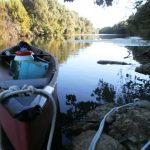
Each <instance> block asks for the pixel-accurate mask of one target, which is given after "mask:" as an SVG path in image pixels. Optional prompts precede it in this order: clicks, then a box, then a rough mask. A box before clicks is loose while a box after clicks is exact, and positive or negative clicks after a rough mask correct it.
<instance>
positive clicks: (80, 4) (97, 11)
mask: <svg viewBox="0 0 150 150" xmlns="http://www.w3.org/2000/svg"><path fill="white" fill-rule="evenodd" d="M58 1H59V2H60V3H61V4H63V5H65V6H66V7H67V8H68V9H70V10H74V11H76V12H77V13H78V14H79V16H81V17H85V18H87V19H89V20H90V21H91V22H92V23H93V25H94V27H95V28H103V27H105V26H113V25H114V24H117V23H118V22H120V21H123V20H126V19H127V18H128V17H129V16H130V15H131V14H133V13H134V12H135V10H134V9H133V1H134V0H115V2H114V4H113V6H111V7H102V6H98V5H96V4H94V0H75V1H74V2H64V0H58Z"/></svg>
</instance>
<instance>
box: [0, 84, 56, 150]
mask: <svg viewBox="0 0 150 150" xmlns="http://www.w3.org/2000/svg"><path fill="white" fill-rule="evenodd" d="M46 88H48V89H49V90H48V91H49V92H50V93H49V92H47V91H46V90H44V89H36V88H35V87H33V86H27V85H24V86H23V87H22V88H21V89H20V88H19V87H18V86H11V87H10V88H9V89H8V90H5V91H3V92H1V93H0V103H1V102H3V101H4V100H5V99H7V98H9V97H12V96H16V95H19V94H25V93H28V92H29V93H32V94H33V93H35V94H41V95H43V96H45V97H47V98H48V99H50V100H51V101H52V105H53V118H52V123H51V127H50V133H49V138H48V144H47V150H51V146H52V139H53V135H54V130H55V124H56V116H57V105H56V101H55V99H54V98H53V96H52V93H53V91H54V88H53V87H51V86H47V87H46ZM46 88H45V89H46Z"/></svg>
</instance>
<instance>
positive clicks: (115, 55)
mask: <svg viewBox="0 0 150 150" xmlns="http://www.w3.org/2000/svg"><path fill="white" fill-rule="evenodd" d="M86 37H87V35H86ZM29 42H30V43H31V44H34V45H36V46H38V47H41V48H43V49H45V50H49V51H50V52H51V53H52V54H53V55H55V56H56V57H57V59H58V61H59V64H60V68H59V76H58V81H57V83H58V97H59V101H60V107H61V111H62V112H66V110H67V109H68V108H69V106H67V105H66V96H67V95H74V96H76V100H77V102H78V101H84V102H85V101H98V102H101V103H103V102H105V101H106V102H107V101H109V102H110V101H115V102H123V103H124V102H128V101H130V100H131V99H133V98H136V97H138V98H147V99H150V95H149V93H150V90H149V87H148V86H147V85H148V84H149V75H143V74H139V73H136V72H135V71H134V70H135V67H137V66H139V64H140V61H139V59H138V58H137V57H136V55H135V54H136V53H137V52H141V51H142V50H143V49H147V48H148V46H149V45H150V42H149V41H145V40H142V39H141V38H139V37H122V36H116V35H88V39H85V37H84V36H82V37H81V36H80V37H79V36H76V37H75V39H68V40H65V41H44V40H43V41H41V40H37V41H29ZM1 47H6V45H2V46H1ZM99 60H111V61H112V60H113V61H123V62H126V63H131V65H101V64H98V63H97V61H99ZM137 60H138V61H137Z"/></svg>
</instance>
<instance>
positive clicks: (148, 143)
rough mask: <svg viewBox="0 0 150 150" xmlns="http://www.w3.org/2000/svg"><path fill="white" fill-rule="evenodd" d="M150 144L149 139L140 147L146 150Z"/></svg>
mask: <svg viewBox="0 0 150 150" xmlns="http://www.w3.org/2000/svg"><path fill="white" fill-rule="evenodd" d="M149 146H150V140H149V141H148V142H147V143H146V144H145V145H144V146H143V147H142V148H141V150H146V149H147V148H148V147H149Z"/></svg>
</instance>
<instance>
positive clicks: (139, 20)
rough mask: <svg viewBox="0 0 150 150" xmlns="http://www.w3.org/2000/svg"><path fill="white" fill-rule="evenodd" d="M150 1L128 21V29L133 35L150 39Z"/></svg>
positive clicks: (139, 8)
mask: <svg viewBox="0 0 150 150" xmlns="http://www.w3.org/2000/svg"><path fill="white" fill-rule="evenodd" d="M149 18H150V1H147V2H146V3H145V4H144V5H142V6H140V7H138V9H137V12H136V13H135V15H132V16H130V17H129V19H128V20H127V23H128V26H127V29H128V31H129V33H130V34H131V35H139V36H142V37H145V38H150V19H149Z"/></svg>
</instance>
